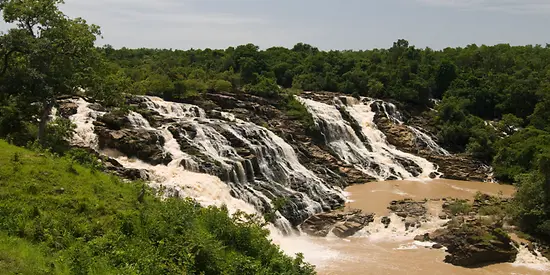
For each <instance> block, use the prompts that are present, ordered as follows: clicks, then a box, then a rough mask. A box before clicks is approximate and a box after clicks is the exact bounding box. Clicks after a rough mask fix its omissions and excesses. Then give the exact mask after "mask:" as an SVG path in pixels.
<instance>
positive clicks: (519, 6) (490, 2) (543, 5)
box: [417, 0, 550, 13]
mask: <svg viewBox="0 0 550 275" xmlns="http://www.w3.org/2000/svg"><path fill="white" fill-rule="evenodd" d="M417 1H419V2H422V3H425V4H429V5H438V6H448V7H455V8H462V9H470V10H490V11H500V12H507V13H550V1H549V0H417Z"/></svg>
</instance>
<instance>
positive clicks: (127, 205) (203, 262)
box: [0, 141, 314, 274]
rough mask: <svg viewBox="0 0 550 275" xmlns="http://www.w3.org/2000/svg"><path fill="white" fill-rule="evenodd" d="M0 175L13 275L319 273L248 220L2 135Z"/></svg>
mask: <svg viewBox="0 0 550 275" xmlns="http://www.w3.org/2000/svg"><path fill="white" fill-rule="evenodd" d="M16 154H17V161H14V158H15V157H14V156H15V155H16ZM68 155H69V154H68ZM70 155H71V156H72V158H77V159H86V158H85V157H83V156H82V152H81V151H80V152H72V153H71V154H70ZM15 166H17V167H18V172H17V173H13V169H14V167H15ZM0 178H1V179H2V188H0V199H1V201H2V204H0V216H1V217H2V219H0V266H2V267H4V268H3V269H2V271H6V270H7V272H8V273H10V274H16V273H17V272H23V273H24V274H313V273H314V271H313V268H312V267H311V266H310V265H307V264H305V263H304V262H303V259H302V258H301V257H297V258H295V259H293V258H291V257H288V256H286V255H284V254H283V253H282V252H281V251H280V250H279V248H278V247H277V246H275V245H273V244H272V243H271V242H270V241H269V240H268V239H267V236H268V231H267V230H265V229H263V228H262V227H261V225H260V224H258V222H257V220H254V219H253V218H252V217H250V218H247V217H244V218H243V217H242V216H239V220H237V218H233V217H230V216H229V215H228V212H227V209H226V208H223V207H222V208H215V207H208V208H203V207H200V206H199V205H198V203H196V202H194V201H192V200H190V199H184V200H182V199H178V198H168V199H165V200H161V199H159V198H158V197H156V196H155V192H154V190H151V189H149V188H145V187H144V184H143V183H140V182H122V181H121V180H120V179H118V178H116V177H114V176H110V175H107V174H103V173H97V172H93V171H90V170H89V169H87V168H85V167H82V166H80V165H78V164H75V163H73V162H72V160H70V159H67V158H53V157H51V156H49V155H48V154H34V153H31V152H29V151H27V150H23V149H21V148H16V147H14V146H10V145H8V144H7V143H6V142H4V141H0ZM4 237H6V238H8V240H9V243H10V244H9V245H4V243H3V241H4V239H5V238H4ZM25 251H31V252H32V253H31V254H28V253H27V252H25ZM4 259H9V263H13V264H9V265H8V266H7V267H6V266H3V265H4V264H6V263H7V262H5V261H3V260H4ZM35 260H38V262H34V261H35Z"/></svg>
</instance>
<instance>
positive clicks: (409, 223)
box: [405, 217, 420, 230]
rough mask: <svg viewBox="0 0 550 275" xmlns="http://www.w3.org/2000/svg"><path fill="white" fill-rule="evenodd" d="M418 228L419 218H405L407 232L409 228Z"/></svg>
mask: <svg viewBox="0 0 550 275" xmlns="http://www.w3.org/2000/svg"><path fill="white" fill-rule="evenodd" d="M411 227H413V228H416V227H420V221H418V219H417V218H413V217H407V218H405V230H409V228H411Z"/></svg>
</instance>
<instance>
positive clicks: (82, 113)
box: [70, 98, 105, 150]
mask: <svg viewBox="0 0 550 275" xmlns="http://www.w3.org/2000/svg"><path fill="white" fill-rule="evenodd" d="M75 103H76V104H77V105H78V109H77V112H76V114H74V115H72V116H71V117H70V120H71V121H72V122H73V123H74V124H75V125H76V126H77V127H76V129H75V135H74V136H73V140H72V143H73V145H75V146H79V147H90V148H92V149H94V150H97V149H98V141H97V135H96V134H95V133H94V129H95V127H94V124H93V123H94V121H96V119H97V118H98V117H99V116H102V115H104V114H105V113H104V112H99V111H95V110H92V109H90V107H89V106H90V103H88V102H86V100H84V99H83V98H79V99H78V100H76V101H75Z"/></svg>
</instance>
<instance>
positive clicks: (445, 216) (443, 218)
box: [439, 213, 449, 220]
mask: <svg viewBox="0 0 550 275" xmlns="http://www.w3.org/2000/svg"><path fill="white" fill-rule="evenodd" d="M439 218H440V219H442V220H446V219H448V218H449V216H447V214H445V213H441V214H439Z"/></svg>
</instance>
